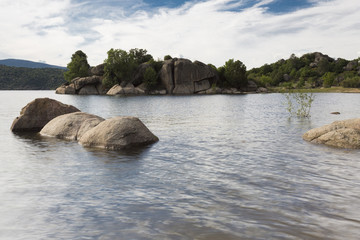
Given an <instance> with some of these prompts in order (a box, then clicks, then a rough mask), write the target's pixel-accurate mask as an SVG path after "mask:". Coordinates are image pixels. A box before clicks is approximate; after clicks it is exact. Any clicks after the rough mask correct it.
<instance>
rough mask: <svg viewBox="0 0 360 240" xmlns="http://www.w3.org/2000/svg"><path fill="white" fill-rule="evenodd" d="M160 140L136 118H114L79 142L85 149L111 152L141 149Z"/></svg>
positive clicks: (91, 131)
mask: <svg viewBox="0 0 360 240" xmlns="http://www.w3.org/2000/svg"><path fill="white" fill-rule="evenodd" d="M158 140H159V139H158V138H157V137H156V136H155V135H154V134H152V133H151V132H150V130H149V129H148V128H147V127H146V126H145V125H144V124H143V123H142V122H141V121H140V120H139V119H138V118H136V117H114V118H110V119H107V120H105V121H103V122H101V123H99V124H98V125H97V126H96V127H94V128H92V129H90V130H89V131H87V132H86V133H85V134H84V135H83V136H82V137H81V138H80V140H79V143H80V144H81V145H83V146H85V147H95V148H104V149H109V150H119V149H128V148H133V147H140V146H145V145H149V144H152V143H155V142H157V141H158Z"/></svg>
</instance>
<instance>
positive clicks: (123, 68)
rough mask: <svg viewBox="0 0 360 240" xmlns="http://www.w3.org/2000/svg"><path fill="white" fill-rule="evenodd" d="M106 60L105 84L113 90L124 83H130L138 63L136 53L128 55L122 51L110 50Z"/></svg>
mask: <svg viewBox="0 0 360 240" xmlns="http://www.w3.org/2000/svg"><path fill="white" fill-rule="evenodd" d="M107 54H108V58H107V59H105V67H104V80H103V84H104V85H105V87H107V88H111V87H112V86H114V85H115V84H118V83H120V82H122V81H125V82H129V81H130V80H131V77H132V74H133V72H134V71H135V70H136V68H137V66H138V63H137V59H136V58H135V57H134V52H132V53H127V52H126V51H124V50H121V49H113V48H112V49H110V50H109V51H108V52H107Z"/></svg>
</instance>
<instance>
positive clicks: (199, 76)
mask: <svg viewBox="0 0 360 240" xmlns="http://www.w3.org/2000/svg"><path fill="white" fill-rule="evenodd" d="M214 77H215V74H214V71H212V68H211V67H210V66H208V65H205V64H204V63H202V62H199V61H195V62H194V63H193V62H191V61H190V60H188V59H178V60H176V61H175V63H174V85H175V87H174V90H173V92H172V93H173V94H193V93H195V92H196V91H195V84H194V83H195V82H198V81H204V80H210V79H212V78H214ZM204 86H205V85H204ZM206 86H208V88H207V89H209V88H210V82H209V84H206ZM207 89H204V88H202V89H201V90H200V89H198V90H200V91H204V90H207Z"/></svg>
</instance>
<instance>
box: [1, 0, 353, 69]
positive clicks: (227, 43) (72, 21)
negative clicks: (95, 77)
mask: <svg viewBox="0 0 360 240" xmlns="http://www.w3.org/2000/svg"><path fill="white" fill-rule="evenodd" d="M359 12H360V1H354V0H239V1H234V0H188V1H180V0H167V1H154V0H51V1H49V0H32V1H28V0H16V1H14V0H1V1H0V31H1V33H2V34H1V35H2V36H1V41H0V59H5V58H21V59H27V60H32V61H44V62H47V63H49V64H57V65H62V66H66V64H67V63H68V62H69V61H70V58H71V55H72V54H73V53H74V52H75V51H76V50H78V49H81V50H83V51H84V52H85V53H86V54H87V55H88V60H89V63H90V64H91V65H97V64H100V63H102V62H103V61H104V59H105V58H106V52H107V51H108V50H109V49H110V48H120V49H124V50H129V49H131V48H144V49H147V50H148V52H149V53H150V54H152V55H153V56H154V58H163V56H165V55H167V54H170V55H171V56H173V57H185V58H189V59H191V60H199V61H202V62H204V63H213V64H214V65H216V66H222V65H223V64H224V63H225V61H227V60H228V59H230V58H234V59H239V60H241V61H242V62H243V63H245V65H246V66H247V68H248V69H250V68H252V67H259V66H261V65H263V64H265V63H272V62H275V61H277V60H279V59H281V58H288V57H289V56H290V55H291V54H292V53H294V54H296V55H298V56H301V55H302V54H305V53H309V52H315V51H320V52H323V53H325V54H328V55H330V56H332V57H342V58H346V59H355V58H358V57H359V56H360V45H359V44H358V41H359V39H360V14H359Z"/></svg>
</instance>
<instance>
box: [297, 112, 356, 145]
mask: <svg viewBox="0 0 360 240" xmlns="http://www.w3.org/2000/svg"><path fill="white" fill-rule="evenodd" d="M303 139H304V140H306V141H309V142H312V143H318V144H325V145H328V146H332V147H338V148H349V149H358V148H360V118H356V119H348V120H343V121H336V122H333V123H331V124H328V125H325V126H322V127H319V128H314V129H311V130H309V131H308V132H306V133H305V134H304V135H303Z"/></svg>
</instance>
